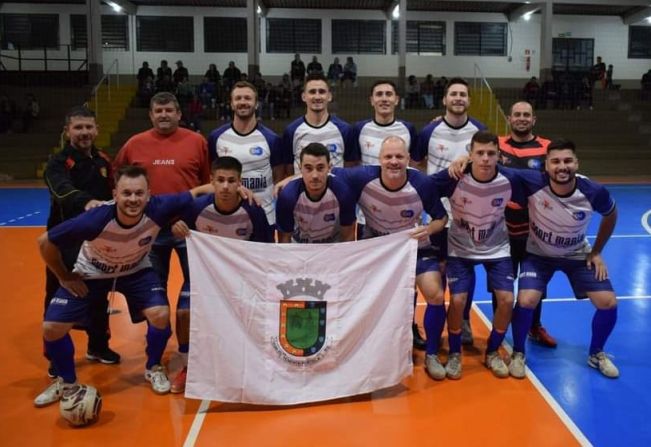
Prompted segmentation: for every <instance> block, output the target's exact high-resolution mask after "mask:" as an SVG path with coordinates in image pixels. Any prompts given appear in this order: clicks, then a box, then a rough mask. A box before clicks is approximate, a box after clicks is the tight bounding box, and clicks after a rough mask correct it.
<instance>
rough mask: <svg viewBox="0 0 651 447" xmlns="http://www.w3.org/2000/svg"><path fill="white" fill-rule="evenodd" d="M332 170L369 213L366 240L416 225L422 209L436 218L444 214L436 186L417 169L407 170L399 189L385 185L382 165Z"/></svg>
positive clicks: (421, 244)
mask: <svg viewBox="0 0 651 447" xmlns="http://www.w3.org/2000/svg"><path fill="white" fill-rule="evenodd" d="M333 173H334V174H335V175H336V176H338V177H339V176H341V177H343V178H344V179H345V180H346V183H347V184H348V186H349V187H350V188H351V190H352V191H353V194H354V198H355V199H356V200H357V203H358V204H359V206H360V208H361V209H362V211H363V212H364V215H365V216H366V225H365V226H364V234H363V237H364V238H365V239H367V238H371V237H376V236H382V235H386V234H392V233H397V232H399V231H403V230H407V229H410V228H414V227H415V226H416V225H418V224H419V222H420V217H421V214H422V213H423V211H424V212H426V213H427V214H429V215H430V216H431V217H432V218H433V219H441V218H442V217H444V216H445V209H444V208H443V205H442V204H441V201H440V199H439V196H438V190H437V188H436V186H435V185H434V183H433V182H432V181H431V179H430V178H428V177H427V176H426V175H425V174H423V173H421V172H420V171H417V170H415V169H407V181H406V182H405V184H404V185H403V186H402V187H401V188H400V189H397V190H390V189H387V188H386V187H385V186H384V185H383V184H382V181H381V179H380V167H379V166H360V167H356V168H348V169H334V170H333ZM418 247H419V248H428V247H431V243H430V241H429V239H428V240H427V241H419V243H418Z"/></svg>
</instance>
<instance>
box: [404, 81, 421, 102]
mask: <svg viewBox="0 0 651 447" xmlns="http://www.w3.org/2000/svg"><path fill="white" fill-rule="evenodd" d="M405 96H406V100H405V103H406V104H405V107H406V108H408V109H417V108H418V107H420V84H419V83H418V80H417V79H416V76H414V75H410V76H409V77H408V78H407V87H405Z"/></svg>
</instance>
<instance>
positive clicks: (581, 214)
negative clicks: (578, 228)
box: [572, 211, 586, 220]
mask: <svg viewBox="0 0 651 447" xmlns="http://www.w3.org/2000/svg"><path fill="white" fill-rule="evenodd" d="M585 216H586V214H585V212H584V211H577V212H575V213H573V214H572V217H574V220H583V219H585Z"/></svg>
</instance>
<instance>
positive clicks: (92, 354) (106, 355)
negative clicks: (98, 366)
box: [86, 348, 120, 365]
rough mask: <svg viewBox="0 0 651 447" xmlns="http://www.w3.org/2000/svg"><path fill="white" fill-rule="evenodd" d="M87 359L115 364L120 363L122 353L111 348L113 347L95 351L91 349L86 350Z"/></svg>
mask: <svg viewBox="0 0 651 447" xmlns="http://www.w3.org/2000/svg"><path fill="white" fill-rule="evenodd" d="M86 359H87V360H90V361H91V362H100V363H104V364H105V365H114V364H116V363H120V354H118V353H117V352H115V351H113V350H111V348H106V349H103V350H101V351H93V350H91V349H89V350H88V352H86Z"/></svg>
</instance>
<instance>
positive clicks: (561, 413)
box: [472, 301, 592, 446]
mask: <svg viewBox="0 0 651 447" xmlns="http://www.w3.org/2000/svg"><path fill="white" fill-rule="evenodd" d="M489 303H490V301H489ZM472 307H473V309H474V311H475V312H476V314H477V315H478V316H479V318H480V320H481V321H482V322H483V323H484V325H486V327H487V328H488V330H489V331H490V330H491V329H492V327H493V324H492V323H491V322H490V320H489V319H488V318H487V317H486V315H485V314H484V312H482V310H481V309H480V308H479V307H478V306H477V305H476V303H473V304H472ZM502 345H503V346H505V347H506V348H507V349H506V350H507V351H508V353H509V354H511V352H512V351H513V349H512V348H511V345H509V344H508V343H507V342H506V340H505V341H504V342H503V343H502ZM525 367H526V370H527V379H528V380H529V381H530V382H531V384H532V385H533V387H534V388H535V389H536V390H537V391H538V392H539V393H540V395H541V396H542V398H543V399H544V400H545V402H547V404H548V405H549V406H550V407H551V408H552V410H553V411H554V413H556V415H557V416H558V418H559V419H560V420H561V422H562V423H563V424H565V427H567V429H568V430H569V431H570V433H572V435H574V437H575V438H576V440H577V441H578V442H579V444H580V445H582V446H591V445H592V443H591V442H590V440H589V439H588V438H587V437H586V436H585V435H584V434H583V432H582V431H581V429H580V428H579V427H578V426H577V425H576V424H575V423H574V421H573V420H572V418H571V417H570V416H569V415H568V414H567V413H566V412H565V410H564V409H563V407H562V406H561V405H560V404H559V403H558V402H557V401H556V399H554V397H553V396H552V395H551V393H550V392H549V390H547V388H545V385H543V384H542V382H541V381H540V380H538V377H536V375H535V374H534V373H533V371H531V370H530V369H529V367H528V366H525ZM511 380H516V379H511Z"/></svg>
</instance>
